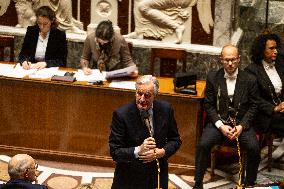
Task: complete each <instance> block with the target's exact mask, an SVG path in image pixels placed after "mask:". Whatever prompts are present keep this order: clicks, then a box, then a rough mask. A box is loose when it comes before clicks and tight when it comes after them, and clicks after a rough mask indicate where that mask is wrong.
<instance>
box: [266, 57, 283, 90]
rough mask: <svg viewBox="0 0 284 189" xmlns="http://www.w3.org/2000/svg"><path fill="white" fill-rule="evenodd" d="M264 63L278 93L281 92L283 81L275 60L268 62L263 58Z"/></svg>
mask: <svg viewBox="0 0 284 189" xmlns="http://www.w3.org/2000/svg"><path fill="white" fill-rule="evenodd" d="M262 65H263V67H264V70H265V72H266V73H267V75H268V77H269V79H270V81H271V83H272V85H273V87H274V89H275V92H276V94H280V93H281V90H282V81H281V79H280V77H279V74H278V72H277V70H276V68H275V62H273V63H270V64H268V63H267V62H265V61H264V60H262Z"/></svg>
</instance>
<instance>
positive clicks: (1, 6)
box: [0, 0, 10, 16]
mask: <svg viewBox="0 0 284 189" xmlns="http://www.w3.org/2000/svg"><path fill="white" fill-rule="evenodd" d="M9 4H10V0H6V1H0V16H2V15H3V14H4V13H5V12H6V11H7V8H8V6H9Z"/></svg>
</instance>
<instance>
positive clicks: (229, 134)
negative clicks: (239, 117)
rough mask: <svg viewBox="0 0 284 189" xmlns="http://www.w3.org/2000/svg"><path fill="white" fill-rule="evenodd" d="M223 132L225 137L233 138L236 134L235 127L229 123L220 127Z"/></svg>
mask: <svg viewBox="0 0 284 189" xmlns="http://www.w3.org/2000/svg"><path fill="white" fill-rule="evenodd" d="M219 129H220V130H221V132H222V133H223V135H224V136H225V137H227V138H228V139H230V140H231V137H232V136H233V134H234V129H233V128H232V127H231V126H229V125H222V126H221V127H220V128H219Z"/></svg>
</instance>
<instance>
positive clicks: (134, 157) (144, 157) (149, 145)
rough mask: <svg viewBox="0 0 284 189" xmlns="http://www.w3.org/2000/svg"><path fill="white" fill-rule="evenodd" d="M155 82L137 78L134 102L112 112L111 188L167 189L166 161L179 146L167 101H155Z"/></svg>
mask: <svg viewBox="0 0 284 189" xmlns="http://www.w3.org/2000/svg"><path fill="white" fill-rule="evenodd" d="M158 91H159V83H158V80H157V79H156V78H155V77H153V76H151V75H145V76H141V77H139V78H138V79H137V82H136V101H133V102H130V103H129V104H126V105H124V106H122V107H120V108H118V109H117V110H115V111H114V113H113V117H112V123H111V133H110V136H109V146H110V154H111V156H112V158H113V160H114V161H115V162H116V168H115V173H114V178H113V184H112V189H121V188H123V189H133V188H136V189H156V188H157V186H158V181H157V174H158V165H157V161H158V162H159V167H160V170H161V173H160V186H161V188H163V189H167V188H168V163H167V159H168V158H169V157H170V156H172V155H173V154H174V153H175V152H176V151H177V150H178V149H179V147H180V145H181V139H180V135H179V133H178V129H177V125H176V121H175V117H174V111H173V108H172V107H171V105H170V104H169V103H167V102H164V101H160V100H155V97H156V96H157V94H158Z"/></svg>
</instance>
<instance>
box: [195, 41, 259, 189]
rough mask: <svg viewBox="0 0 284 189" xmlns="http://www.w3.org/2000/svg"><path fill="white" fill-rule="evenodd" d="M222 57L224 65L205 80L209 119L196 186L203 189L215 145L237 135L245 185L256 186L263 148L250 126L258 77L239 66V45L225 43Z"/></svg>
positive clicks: (198, 160)
mask: <svg viewBox="0 0 284 189" xmlns="http://www.w3.org/2000/svg"><path fill="white" fill-rule="evenodd" d="M220 59H221V63H222V65H223V67H222V68H221V69H219V70H218V71H212V72H209V73H208V76H207V80H206V89H205V99H204V108H205V111H206V114H207V119H206V124H205V128H204V129H203V133H202V136H201V139H200V141H199V144H198V146H197V151H196V160H195V178H194V179H195V186H194V189H203V177H204V174H205V171H206V168H207V163H208V157H209V155H210V152H211V149H212V148H213V147H214V145H216V144H221V143H222V142H223V141H224V140H232V141H233V140H236V138H237V137H238V140H239V142H240V146H241V150H245V151H246V152H247V166H246V178H245V181H244V184H245V185H246V186H252V185H254V184H255V181H256V177H257V169H258V165H259V162H260V148H259V144H258V141H257V138H256V134H255V132H254V130H253V128H252V125H251V122H252V119H253V118H254V116H255V114H256V111H257V101H256V99H257V97H258V89H257V83H256V79H255V78H254V77H253V76H251V75H249V74H248V73H247V72H245V71H242V70H240V69H239V65H240V55H239V52H238V49H237V47H235V46H233V45H226V46H224V47H223V49H222V52H221V57H220Z"/></svg>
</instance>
